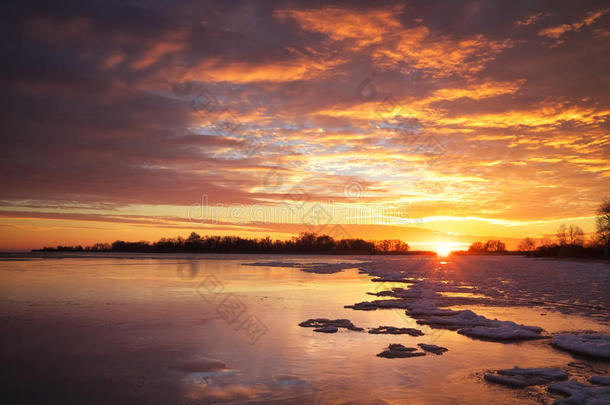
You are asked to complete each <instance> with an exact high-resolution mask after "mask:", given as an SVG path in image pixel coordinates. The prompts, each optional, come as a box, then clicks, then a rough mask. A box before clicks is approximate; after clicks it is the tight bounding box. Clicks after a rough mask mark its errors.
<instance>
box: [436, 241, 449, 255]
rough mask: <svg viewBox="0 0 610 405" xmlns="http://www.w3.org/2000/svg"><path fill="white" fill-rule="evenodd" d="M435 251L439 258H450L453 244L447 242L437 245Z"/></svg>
mask: <svg viewBox="0 0 610 405" xmlns="http://www.w3.org/2000/svg"><path fill="white" fill-rule="evenodd" d="M434 250H435V251H436V254H437V255H439V256H443V257H444V256H449V253H451V244H450V243H446V242H443V243H439V244H438V245H436V248H435V249H434Z"/></svg>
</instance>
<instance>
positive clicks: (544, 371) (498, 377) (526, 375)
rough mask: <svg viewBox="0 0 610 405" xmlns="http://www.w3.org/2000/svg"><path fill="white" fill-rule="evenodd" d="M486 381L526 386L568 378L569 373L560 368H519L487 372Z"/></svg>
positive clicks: (518, 386)
mask: <svg viewBox="0 0 610 405" xmlns="http://www.w3.org/2000/svg"><path fill="white" fill-rule="evenodd" d="M484 378H485V380H486V381H489V382H492V383H496V384H502V385H507V386H509V387H517V388H524V387H528V386H530V385H543V384H548V383H551V382H553V381H562V380H567V379H568V375H567V374H566V373H565V372H564V371H562V370H560V369H558V368H519V367H514V368H510V369H505V370H498V371H497V372H496V374H485V376H484Z"/></svg>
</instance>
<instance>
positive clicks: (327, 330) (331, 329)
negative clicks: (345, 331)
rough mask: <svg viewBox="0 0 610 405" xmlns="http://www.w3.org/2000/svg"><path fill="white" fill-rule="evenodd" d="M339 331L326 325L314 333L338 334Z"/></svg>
mask: <svg viewBox="0 0 610 405" xmlns="http://www.w3.org/2000/svg"><path fill="white" fill-rule="evenodd" d="M338 330H339V328H337V327H336V326H333V325H326V326H322V327H321V328H317V329H314V330H313V331H314V332H323V333H336V332H337V331H338Z"/></svg>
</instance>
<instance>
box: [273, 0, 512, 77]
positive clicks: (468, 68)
mask: <svg viewBox="0 0 610 405" xmlns="http://www.w3.org/2000/svg"><path fill="white" fill-rule="evenodd" d="M401 11H402V7H394V8H390V9H385V10H374V11H370V10H367V11H359V10H350V9H344V8H339V7H336V6H328V7H323V8H321V9H314V10H282V11H278V12H276V13H275V15H276V17H278V18H280V19H286V18H292V19H294V20H295V21H296V22H297V23H298V24H299V25H300V26H301V28H303V29H304V30H306V31H311V32H320V33H323V34H326V35H327V36H328V37H329V38H331V39H332V40H334V41H345V42H347V43H348V44H351V50H361V49H365V48H366V49H368V51H369V52H370V53H371V55H372V57H373V58H374V59H375V61H376V62H377V63H378V64H380V65H382V66H394V65H397V64H403V63H408V64H410V66H411V67H412V68H416V69H424V70H426V71H427V72H428V74H430V75H433V76H435V77H443V76H449V75H453V74H459V75H469V74H472V73H475V72H478V71H480V70H481V69H483V67H484V66H485V64H486V63H487V62H489V61H491V60H493V59H494V55H496V54H498V53H500V52H501V51H502V50H503V49H505V48H507V47H510V46H512V42H511V41H510V40H505V41H492V40H488V39H486V38H485V37H484V36H483V35H476V36H474V37H472V38H468V39H455V38H453V37H451V36H448V35H436V34H434V33H432V32H431V31H430V30H429V29H428V28H427V27H425V26H423V25H422V26H418V27H414V28H407V27H404V26H403V25H402V24H401V23H400V21H399V20H398V15H399V14H400V13H401ZM373 45H374V47H373ZM342 46H345V44H343V45H342ZM348 47H349V46H348ZM369 48H370V49H369Z"/></svg>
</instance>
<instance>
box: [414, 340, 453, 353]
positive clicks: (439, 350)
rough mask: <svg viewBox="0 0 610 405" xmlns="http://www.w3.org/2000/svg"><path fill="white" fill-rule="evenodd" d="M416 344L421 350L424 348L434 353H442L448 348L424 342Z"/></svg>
mask: <svg viewBox="0 0 610 405" xmlns="http://www.w3.org/2000/svg"><path fill="white" fill-rule="evenodd" d="M417 345H418V346H419V347H421V348H422V350H424V351H426V352H430V353H434V354H443V353H444V352H446V351H448V350H449V349H447V348H446V347H441V346H437V345H427V344H425V343H418V344H417Z"/></svg>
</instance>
